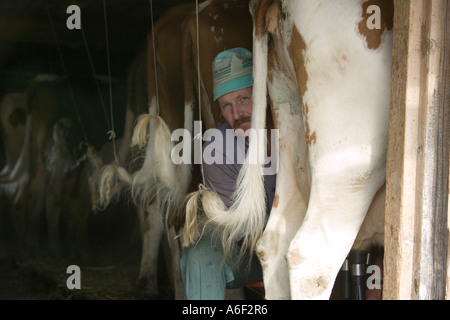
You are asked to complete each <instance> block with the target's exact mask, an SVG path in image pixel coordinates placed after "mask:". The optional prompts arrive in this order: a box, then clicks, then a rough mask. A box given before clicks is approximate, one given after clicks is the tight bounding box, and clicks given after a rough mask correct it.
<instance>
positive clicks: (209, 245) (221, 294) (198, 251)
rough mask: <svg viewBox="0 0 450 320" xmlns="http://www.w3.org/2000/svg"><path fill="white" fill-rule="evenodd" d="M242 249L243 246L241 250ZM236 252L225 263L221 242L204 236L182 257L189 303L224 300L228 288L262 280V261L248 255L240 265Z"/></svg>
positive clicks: (182, 270) (185, 288) (183, 274)
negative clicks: (191, 301) (192, 301)
mask: <svg viewBox="0 0 450 320" xmlns="http://www.w3.org/2000/svg"><path fill="white" fill-rule="evenodd" d="M239 249H240V246H239V244H238V245H237V250H239ZM236 257H237V254H236V253H233V254H232V255H231V257H230V258H229V259H228V260H227V261H223V249H222V245H221V243H220V241H218V240H215V239H213V238H212V237H211V235H210V234H204V235H203V236H202V237H201V238H200V239H199V240H198V241H197V243H196V244H194V245H191V246H189V247H188V248H186V250H185V251H184V253H183V255H182V257H181V261H180V263H181V275H182V278H183V284H184V291H185V298H186V299H187V300H223V299H224V298H225V290H226V289H235V288H240V287H243V286H244V285H245V284H246V283H250V282H256V281H262V269H261V264H260V263H259V260H258V258H257V257H256V255H255V254H253V255H252V261H251V264H249V261H250V254H247V255H246V256H245V257H244V258H243V259H241V260H240V261H239V262H238V263H235V262H236V261H237V258H236Z"/></svg>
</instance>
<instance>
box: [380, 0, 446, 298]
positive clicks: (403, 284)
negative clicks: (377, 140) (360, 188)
mask: <svg viewBox="0 0 450 320" xmlns="http://www.w3.org/2000/svg"><path fill="white" fill-rule="evenodd" d="M394 4H395V18H394V19H395V21H394V48H393V64H392V89H391V93H392V101H391V115H390V131H389V146H388V160H387V173H386V184H387V196H386V224H385V263H384V275H385V277H384V279H383V284H384V286H383V298H384V299H445V298H450V283H449V275H450V271H449V265H450V263H449V257H450V255H449V246H448V244H449V205H448V198H449V141H450V139H449V138H450V134H449V131H450V130H449V118H450V101H449V100H450V92H449V87H450V77H449V70H450V61H449V59H450V50H449V45H450V39H449V37H450V30H449V21H450V1H449V0H431V1H430V0H395V1H394Z"/></svg>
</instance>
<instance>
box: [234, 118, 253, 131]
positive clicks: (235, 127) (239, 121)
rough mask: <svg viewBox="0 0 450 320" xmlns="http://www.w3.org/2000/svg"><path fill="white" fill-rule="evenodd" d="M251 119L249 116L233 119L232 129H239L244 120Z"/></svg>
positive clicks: (248, 120)
mask: <svg viewBox="0 0 450 320" xmlns="http://www.w3.org/2000/svg"><path fill="white" fill-rule="evenodd" d="M251 120H252V117H251V116H242V117H240V118H239V119H237V120H234V122H233V129H234V130H236V129H240V128H241V124H243V123H245V122H250V121H251Z"/></svg>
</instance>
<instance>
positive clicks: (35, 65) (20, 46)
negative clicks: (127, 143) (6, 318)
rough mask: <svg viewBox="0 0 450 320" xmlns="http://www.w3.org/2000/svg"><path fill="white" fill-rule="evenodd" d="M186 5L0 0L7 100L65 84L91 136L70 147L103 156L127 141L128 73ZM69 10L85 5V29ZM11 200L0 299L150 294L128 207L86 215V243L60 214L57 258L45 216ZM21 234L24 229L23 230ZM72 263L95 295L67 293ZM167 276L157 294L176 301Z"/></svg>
mask: <svg viewBox="0 0 450 320" xmlns="http://www.w3.org/2000/svg"><path fill="white" fill-rule="evenodd" d="M185 2H189V0H126V1H125V0H105V1H101V0H77V1H74V0H62V1H61V0H42V1H41V0H20V1H0V97H2V99H3V97H5V96H6V95H8V94H11V93H23V92H27V90H29V87H30V83H32V81H33V80H34V79H36V78H37V77H41V78H45V77H52V76H56V77H59V78H61V79H63V84H64V86H63V87H62V88H61V89H60V91H59V93H60V97H59V98H58V99H59V100H58V101H60V102H61V103H63V104H66V109H67V110H68V111H67V113H66V114H65V116H66V117H69V118H71V120H72V123H73V125H74V126H75V127H77V128H78V131H80V132H82V133H83V134H82V135H81V137H80V134H81V133H78V138H77V139H73V146H72V147H73V148H74V149H76V150H80V149H81V148H82V146H81V145H80V141H85V142H86V143H88V144H89V145H92V146H94V148H95V149H96V150H97V151H99V152H100V150H101V148H102V146H104V145H105V144H107V143H108V142H110V138H109V136H108V131H111V130H113V131H114V132H115V134H116V139H120V138H121V136H122V132H123V126H124V123H123V122H124V121H123V120H124V117H125V106H126V99H127V87H126V77H127V70H128V68H129V65H130V62H131V61H132V60H133V59H134V58H135V57H136V56H137V55H139V53H142V52H144V51H145V50H146V47H147V43H146V41H147V36H148V34H149V33H150V32H151V28H152V23H153V22H154V21H155V20H157V19H158V17H160V16H161V14H163V13H164V12H165V11H166V10H168V9H169V8H171V7H173V6H176V5H178V4H181V3H185ZM200 2H201V1H200ZM70 5H77V6H78V7H79V8H80V17H81V29H76V28H75V29H69V28H68V27H67V24H66V23H67V21H68V19H69V18H70V17H71V16H72V14H73V12H69V13H67V9H68V7H69V6H70ZM18 143H21V142H18ZM0 147H1V148H0V149H2V152H0V168H4V167H5V165H6V158H5V154H4V152H3V151H4V147H5V146H4V142H3V141H1V139H0ZM80 179H81V178H80ZM38 188H39V187H38ZM8 197H9V198H8ZM5 199H6V200H5ZM8 203H9V204H8ZM12 203H13V204H11V196H8V195H5V194H2V195H1V198H0V207H1V209H0V210H1V214H0V241H1V246H0V248H1V249H0V253H1V254H0V266H1V267H0V278H1V279H8V281H7V282H5V281H6V280H5V281H0V299H8V300H9V299H141V298H145V299H148V298H149V297H148V296H145V295H143V294H142V293H141V292H140V291H139V285H138V283H136V279H137V275H138V269H139V263H140V241H141V240H140V238H139V230H138V229H139V226H138V224H137V217H136V214H135V212H134V211H133V210H134V209H133V206H132V205H131V204H130V203H129V202H127V201H126V200H125V201H122V200H121V201H119V202H118V203H116V204H114V205H113V206H111V208H108V209H106V210H104V211H100V212H92V211H91V210H89V208H88V209H87V210H88V212H87V213H80V215H84V216H86V215H87V230H88V235H87V236H88V238H87V239H84V244H83V245H75V244H74V243H75V242H76V239H74V237H76V235H74V234H71V233H70V230H68V228H69V227H68V225H69V224H70V223H73V221H72V222H70V221H69V220H70V219H76V218H74V217H68V216H65V215H64V212H62V213H61V217H62V218H61V221H60V230H61V239H62V244H61V247H60V248H58V250H57V252H54V250H53V249H52V248H49V245H48V235H47V234H46V232H45V230H46V228H47V221H46V218H45V215H41V216H40V217H39V218H38V219H37V221H33V222H30V221H31V220H30V219H28V218H29V215H31V213H30V210H28V209H23V208H22V210H19V209H18V208H17V206H16V205H15V204H14V202H12ZM68 206H69V207H70V206H72V207H73V206H74V204H73V203H71V204H69V203H68V204H66V205H63V206H62V207H63V210H65V208H67V207H68ZM84 208H86V206H84ZM21 214H22V215H23V216H22V217H19V218H18V216H20V215H21ZM20 219H22V220H20ZM19 220H20V221H19ZM20 224H22V225H21V226H18V225H20ZM20 228H22V229H23V230H22V231H23V232H18V229H20ZM32 229H39V230H40V231H35V233H37V234H36V235H35V237H34V238H33V239H34V240H30V241H27V240H26V239H24V235H27V234H30V233H33V230H32ZM30 230H31V231H30ZM42 230H43V231H42ZM30 242H31V243H30ZM161 263H163V262H161ZM73 264H74V265H80V266H85V268H84V269H83V268H82V269H83V270H88V271H87V272H83V283H84V286H86V288H88V289H87V290H82V291H83V292H81V293H80V290H79V291H78V292H77V291H76V290H75V291H74V290H72V291H71V290H68V289H67V287H66V279H67V277H68V274H67V273H66V268H67V266H68V265H73ZM161 270H164V267H162V268H161ZM161 278H162V279H163V280H162V281H161V287H162V290H161V292H162V293H161V295H160V296H158V297H157V298H160V299H161V298H163V299H165V298H173V292H170V290H168V291H167V290H165V289H164V286H165V285H167V283H165V280H164V279H165V275H164V274H162V275H161ZM14 279H16V280H14Z"/></svg>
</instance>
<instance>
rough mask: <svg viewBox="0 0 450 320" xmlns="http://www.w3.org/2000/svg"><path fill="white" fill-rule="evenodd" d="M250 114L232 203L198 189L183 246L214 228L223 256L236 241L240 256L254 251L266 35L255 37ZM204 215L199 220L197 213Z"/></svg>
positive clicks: (259, 216)
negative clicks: (247, 139)
mask: <svg viewBox="0 0 450 320" xmlns="http://www.w3.org/2000/svg"><path fill="white" fill-rule="evenodd" d="M253 65H254V67H253V75H254V86H253V112H252V129H253V130H251V132H250V144H249V149H248V152H247V158H246V162H245V164H244V165H243V167H242V169H241V171H240V173H239V176H238V181H237V183H236V191H235V193H234V195H233V197H234V203H233V205H232V206H231V207H230V208H228V209H227V207H226V206H225V205H224V203H223V201H222V200H221V198H220V197H219V196H218V195H217V194H216V193H214V192H211V191H208V190H203V189H200V190H199V191H197V192H195V193H192V194H190V195H188V199H189V200H188V202H187V207H186V221H185V226H184V229H183V233H184V234H183V242H184V245H185V246H187V245H190V244H193V243H195V241H197V240H198V237H199V236H200V232H199V228H206V227H208V228H209V227H210V226H212V225H214V229H217V231H220V233H221V234H222V243H223V247H224V253H225V256H226V255H227V254H228V253H230V252H231V250H232V249H233V245H234V244H235V243H236V241H238V240H241V239H242V243H243V245H242V249H241V253H243V252H244V251H246V250H247V249H249V250H250V252H254V249H255V246H256V242H257V240H258V239H259V237H260V235H261V234H262V232H263V229H264V222H265V212H266V205H265V201H266V199H265V197H266V195H265V190H264V178H263V175H262V163H263V162H262V161H257V160H258V159H259V160H262V159H264V153H265V148H266V141H265V137H264V139H258V137H259V134H258V132H259V129H263V128H264V127H265V121H266V107H267V97H266V94H267V87H266V78H267V35H263V36H262V37H259V38H255V42H254V53H253ZM202 213H203V214H204V216H205V217H206V218H205V219H206V220H205V221H201V220H200V219H199V218H198V217H197V214H202ZM242 236H243V238H242Z"/></svg>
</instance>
